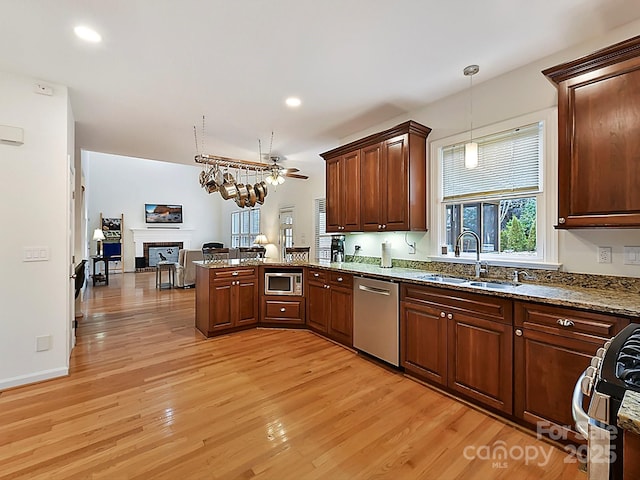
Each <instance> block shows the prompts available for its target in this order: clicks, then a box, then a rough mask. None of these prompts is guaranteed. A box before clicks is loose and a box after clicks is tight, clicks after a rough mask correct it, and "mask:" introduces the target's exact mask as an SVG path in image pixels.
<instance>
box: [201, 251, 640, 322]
mask: <svg viewBox="0 0 640 480" xmlns="http://www.w3.org/2000/svg"><path fill="white" fill-rule="evenodd" d="M194 263H196V264H197V265H199V266H201V267H204V268H234V267H243V266H246V267H252V266H253V267H255V266H265V267H286V268H291V267H310V268H318V269H322V270H331V271H340V272H346V273H351V274H354V275H361V276H366V277H370V278H377V279H380V280H387V281H389V280H390V281H396V282H405V283H412V284H415V285H420V286H428V287H433V288H442V289H445V290H450V291H451V290H453V291H461V292H468V293H476V294H480V295H492V296H495V297H502V298H509V299H512V300H518V301H529V302H536V303H543V304H549V305H554V306H565V307H570V308H579V309H583V310H589V311H593V312H599V313H606V314H613V315H620V316H624V317H631V318H632V319H634V320H635V318H638V317H640V301H638V300H639V299H638V295H635V294H629V293H625V292H620V291H619V290H605V289H595V288H581V287H564V286H559V285H551V284H544V285H542V284H535V283H525V282H521V283H519V284H518V286H514V287H510V288H508V289H500V290H498V289H492V288H483V287H472V286H468V285H460V284H449V283H446V284H441V283H437V282H430V281H426V280H421V279H420V278H418V277H419V276H421V275H425V274H429V273H435V274H440V273H441V272H437V271H430V270H419V269H410V268H401V267H391V268H382V267H379V266H376V265H370V264H364V263H353V262H344V263H335V262H331V263H330V262H314V261H309V262H284V261H274V260H269V259H266V260H263V261H256V260H252V261H246V260H245V261H242V262H240V261H238V260H235V261H228V262H220V263H209V264H205V263H204V262H202V261H194ZM469 280H474V279H471V278H469ZM479 280H481V281H492V280H493V279H491V278H481V279H479ZM638 322H640V318H638Z"/></svg>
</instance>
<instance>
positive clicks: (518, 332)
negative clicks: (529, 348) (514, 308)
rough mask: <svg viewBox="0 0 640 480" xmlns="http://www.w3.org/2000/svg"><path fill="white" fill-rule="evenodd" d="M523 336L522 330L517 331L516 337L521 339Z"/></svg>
mask: <svg viewBox="0 0 640 480" xmlns="http://www.w3.org/2000/svg"><path fill="white" fill-rule="evenodd" d="M521 336H522V330H520V329H519V328H517V329H516V337H521Z"/></svg>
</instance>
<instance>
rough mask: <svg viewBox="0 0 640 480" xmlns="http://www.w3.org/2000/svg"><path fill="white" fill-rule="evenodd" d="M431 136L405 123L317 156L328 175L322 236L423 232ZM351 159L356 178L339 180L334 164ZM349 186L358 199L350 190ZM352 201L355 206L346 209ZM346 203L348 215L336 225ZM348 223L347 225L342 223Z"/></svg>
mask: <svg viewBox="0 0 640 480" xmlns="http://www.w3.org/2000/svg"><path fill="white" fill-rule="evenodd" d="M430 132H431V129H430V128H428V127H425V126H424V125H420V124H419V123H417V122H414V121H409V122H405V123H402V124H400V125H397V126H395V127H393V128H390V129H388V130H385V131H383V132H379V133H376V134H374V135H370V136H368V137H365V138H363V139H360V140H357V141H355V142H351V143H349V144H347V145H343V146H341V147H339V148H336V149H334V150H331V151H329V152H325V153H323V154H321V156H322V157H323V158H324V159H325V161H326V172H327V175H326V181H327V186H326V199H327V205H326V208H327V231H328V232H329V231H330V232H343V231H360V230H363V231H406V230H415V231H426V230H427V208H428V205H427V193H428V185H427V184H428V181H427V153H426V139H427V136H428V135H429V133H430ZM356 157H357V159H358V162H357V163H358V171H357V178H355V179H353V182H351V181H343V178H344V177H341V172H342V170H341V169H340V167H339V165H338V164H339V163H340V162H341V161H342V162H345V158H351V159H355V158H356ZM355 163H356V162H355V160H353V164H355ZM350 172H351V173H354V172H355V169H353V168H352V169H351V170H350ZM354 182H355V183H356V184H357V189H356V190H355V191H356V192H357V195H354V193H353V191H352V189H353V186H354ZM351 202H353V203H354V204H355V205H357V206H350V203H351ZM345 203H346V204H347V205H349V208H352V209H353V211H352V212H351V215H347V216H346V219H345V220H342V223H341V220H340V218H341V217H342V218H345V213H344V212H343V211H342V210H344V208H345V206H344V205H345ZM356 210H357V216H358V225H356V224H355V218H356ZM349 219H350V220H353V223H352V224H349V223H347V220H349Z"/></svg>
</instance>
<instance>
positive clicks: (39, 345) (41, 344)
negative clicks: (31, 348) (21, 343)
mask: <svg viewBox="0 0 640 480" xmlns="http://www.w3.org/2000/svg"><path fill="white" fill-rule="evenodd" d="M50 348H51V335H42V336H41V337H36V352H44V351H47V350H49V349H50Z"/></svg>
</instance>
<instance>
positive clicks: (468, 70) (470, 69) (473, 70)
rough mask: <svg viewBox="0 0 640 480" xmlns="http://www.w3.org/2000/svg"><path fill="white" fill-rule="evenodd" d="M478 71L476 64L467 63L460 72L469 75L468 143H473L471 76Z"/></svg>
mask: <svg viewBox="0 0 640 480" xmlns="http://www.w3.org/2000/svg"><path fill="white" fill-rule="evenodd" d="M479 71H480V67H479V66H478V65H469V66H468V67H465V68H464V70H463V71H462V73H464V74H465V75H466V76H467V77H469V116H470V122H469V123H470V124H471V131H470V137H471V140H470V143H473V76H474V75H475V74H476V73H478V72H479Z"/></svg>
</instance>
